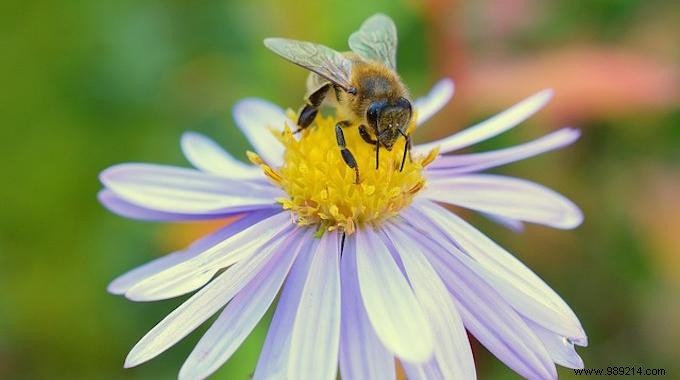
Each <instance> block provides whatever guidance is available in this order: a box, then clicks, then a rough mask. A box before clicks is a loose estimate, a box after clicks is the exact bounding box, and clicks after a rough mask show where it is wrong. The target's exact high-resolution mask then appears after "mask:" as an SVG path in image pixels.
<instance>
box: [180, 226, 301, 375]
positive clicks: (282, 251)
mask: <svg viewBox="0 0 680 380" xmlns="http://www.w3.org/2000/svg"><path fill="white" fill-rule="evenodd" d="M308 232H310V231H308ZM312 238H313V237H312V233H308V234H307V236H303V233H302V231H301V230H298V231H296V232H293V233H291V235H290V236H289V237H288V242H289V243H290V244H284V245H283V246H280V247H279V248H278V251H277V252H276V253H274V254H273V255H272V256H271V257H270V259H269V260H268V262H267V264H266V265H265V266H264V267H263V268H262V269H261V270H260V271H259V272H258V273H257V275H255V276H254V277H253V278H252V279H251V280H250V281H249V282H248V284H247V285H246V286H245V287H244V288H243V289H242V290H241V291H240V292H239V293H238V294H237V295H236V296H235V297H234V299H233V300H232V301H231V302H229V304H227V306H226V307H225V308H224V311H223V312H222V314H220V316H219V318H217V320H216V321H215V323H213V325H212V326H210V328H209V329H208V331H206V333H205V334H204V335H203V337H202V338H201V340H200V341H199V342H198V344H197V345H196V347H195V348H194V349H193V351H191V354H190V355H189V357H188V358H187V360H186V361H185V362H184V365H182V368H181V369H180V371H179V378H180V379H204V378H206V377H208V376H209V375H210V374H212V373H213V372H215V371H216V370H217V369H218V368H219V367H220V366H221V365H222V364H224V362H226V361H227V360H229V358H230V357H231V355H233V353H234V352H235V351H236V349H237V348H238V347H239V346H240V345H241V343H243V341H244V340H245V339H246V337H247V336H248V335H249V334H250V332H251V331H252V330H253V328H255V326H256V325H257V322H259V321H260V319H261V318H262V316H263V315H264V313H265V312H266V311H267V309H268V308H269V305H271V303H272V301H274V297H276V293H278V291H279V289H280V288H281V285H282V284H283V281H284V279H285V278H286V275H287V274H288V271H289V270H290V267H291V265H292V264H293V262H294V261H295V258H296V256H297V254H298V252H299V250H300V249H301V247H302V246H303V244H304V243H305V241H306V239H312ZM303 239H304V240H303Z"/></svg>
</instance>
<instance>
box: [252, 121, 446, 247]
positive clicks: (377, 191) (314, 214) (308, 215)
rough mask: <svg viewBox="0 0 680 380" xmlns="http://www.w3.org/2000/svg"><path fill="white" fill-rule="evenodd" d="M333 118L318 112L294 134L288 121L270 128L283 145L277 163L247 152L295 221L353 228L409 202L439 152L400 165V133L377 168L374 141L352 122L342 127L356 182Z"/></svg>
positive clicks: (347, 230)
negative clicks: (354, 164) (365, 137)
mask: <svg viewBox="0 0 680 380" xmlns="http://www.w3.org/2000/svg"><path fill="white" fill-rule="evenodd" d="M336 123H337V120H336V118H334V117H325V116H318V117H317V118H316V121H315V122H314V124H312V125H311V126H310V127H309V128H307V129H306V130H304V131H303V132H302V133H301V136H299V138H296V137H295V136H294V135H293V134H292V132H291V130H290V128H289V127H288V126H286V127H285V129H284V131H283V132H274V133H275V135H276V137H277V138H278V139H279V140H280V141H281V143H282V144H283V145H284V147H285V153H284V163H283V166H281V167H280V168H272V167H271V166H269V165H267V164H266V163H264V162H263V161H262V159H260V157H259V156H257V155H256V154H255V153H253V152H248V157H249V158H250V160H251V161H252V162H253V163H254V164H256V165H259V166H260V167H261V168H262V169H263V171H264V173H265V174H266V175H267V177H269V178H270V179H271V180H272V181H273V182H274V183H275V184H276V185H277V186H279V187H281V188H282V189H283V190H284V191H285V192H286V193H287V194H288V196H287V197H285V198H281V199H278V201H279V202H280V203H281V205H282V206H283V208H284V209H288V210H291V211H292V212H293V214H294V215H295V217H296V222H297V223H298V224H299V225H303V226H306V225H318V226H319V231H320V232H323V231H325V230H335V229H338V230H341V231H343V232H345V233H347V234H352V233H353V232H354V231H355V230H356V229H357V227H359V226H362V225H366V224H378V223H380V222H382V221H384V220H385V219H387V218H390V217H392V216H394V215H396V214H397V213H398V212H399V211H400V210H401V209H403V208H404V207H406V206H408V205H409V204H410V203H411V201H412V200H413V196H414V195H415V194H416V193H418V192H419V191H420V190H422V189H423V187H424V186H425V177H424V176H423V174H422V171H423V168H424V167H425V166H427V165H428V164H430V163H431V162H432V161H433V160H434V158H435V157H436V155H437V153H438V152H437V150H433V151H431V152H430V153H428V154H427V155H425V156H422V157H415V156H414V157H413V159H412V160H409V159H408V158H407V159H406V163H405V165H404V169H403V170H402V171H400V170H399V166H400V165H401V159H402V155H403V153H404V146H405V140H403V139H401V141H400V142H398V143H397V144H395V146H394V148H393V149H392V151H387V150H386V149H385V148H381V149H380V165H379V168H378V169H376V167H375V146H373V145H369V144H367V143H366V142H365V141H364V140H362V138H361V137H360V135H359V132H358V130H357V127H356V126H352V127H348V128H345V129H344V132H345V140H346V142H347V147H348V148H349V150H350V151H351V152H352V154H353V155H354V157H355V159H356V161H357V163H358V165H359V173H360V175H361V182H360V183H359V184H356V183H354V179H355V177H354V171H353V170H352V169H351V168H349V167H348V166H347V164H345V162H344V161H343V159H342V156H341V154H340V149H339V148H338V145H337V143H336V139H335V124H336ZM412 127H413V126H412Z"/></svg>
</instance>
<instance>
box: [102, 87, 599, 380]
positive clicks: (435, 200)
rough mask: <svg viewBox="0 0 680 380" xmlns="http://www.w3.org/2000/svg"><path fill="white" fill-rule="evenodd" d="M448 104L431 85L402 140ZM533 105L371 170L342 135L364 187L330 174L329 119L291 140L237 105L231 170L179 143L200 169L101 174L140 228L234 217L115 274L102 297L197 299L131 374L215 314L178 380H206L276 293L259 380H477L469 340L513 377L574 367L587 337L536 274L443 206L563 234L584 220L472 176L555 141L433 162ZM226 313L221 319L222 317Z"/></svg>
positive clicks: (365, 150)
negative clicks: (238, 140)
mask: <svg viewBox="0 0 680 380" xmlns="http://www.w3.org/2000/svg"><path fill="white" fill-rule="evenodd" d="M452 94H453V83H452V82H451V81H450V80H446V79H445V80H442V81H440V82H439V83H438V84H437V85H436V86H435V87H434V88H433V89H432V90H431V92H430V93H429V94H428V95H427V96H425V97H424V98H421V99H419V100H417V101H416V102H415V103H414V108H415V115H416V116H415V117H414V119H413V121H412V126H411V128H412V129H413V128H416V126H419V125H421V124H423V123H424V122H425V121H426V120H427V119H428V118H430V117H431V116H432V115H433V114H434V113H436V112H437V111H438V110H439V109H440V108H441V107H443V106H444V105H445V104H446V103H447V102H448V100H449V99H450V98H451V96H452ZM551 94H552V93H551V91H548V90H546V91H541V92H539V93H537V94H535V95H533V96H531V97H529V98H527V99H525V100H523V101H521V102H519V103H517V104H515V105H514V106H512V107H510V108H509V109H507V110H506V111H504V112H502V113H500V114H498V115H496V116H494V117H492V118H490V119H488V120H486V121H484V122H481V123H479V124H477V125H475V126H472V127H470V128H468V129H465V130H463V131H461V132H459V133H456V134H454V135H452V136H450V137H447V138H444V139H441V140H438V141H434V142H431V143H427V144H422V145H415V146H414V147H413V158H412V160H407V161H406V164H405V167H404V169H403V171H400V170H399V165H400V163H401V157H402V154H403V149H404V143H403V141H402V142H399V143H398V144H397V145H395V147H394V149H393V150H392V151H390V152H387V151H384V152H381V155H380V165H379V167H378V168H377V169H376V168H375V161H374V160H375V152H374V147H373V146H371V145H369V144H366V143H365V142H364V141H363V140H362V139H361V137H360V136H359V133H356V130H355V129H348V130H347V132H346V133H345V135H346V140H347V146H348V147H349V148H350V149H351V150H352V152H353V153H354V156H355V157H356V160H357V162H358V165H359V169H360V172H361V178H362V179H361V183H360V184H355V183H354V172H353V171H352V169H350V168H349V167H348V166H347V165H346V164H345V162H344V161H343V160H342V157H341V155H340V152H339V151H338V148H337V145H336V143H335V138H334V134H333V133H334V132H333V126H334V125H335V123H336V120H335V118H334V117H329V116H319V117H317V120H316V121H315V124H313V125H312V126H311V127H310V128H308V129H306V130H305V131H304V132H303V133H302V134H301V136H299V137H296V136H294V135H293V134H292V133H291V132H290V129H289V128H290V127H294V126H295V123H293V122H292V121H291V120H290V119H289V117H290V116H292V115H291V113H288V114H287V113H286V112H284V111H283V110H282V109H281V108H279V107H277V106H275V105H273V104H271V103H268V102H266V101H263V100H259V99H246V100H243V101H241V102H239V103H238V104H237V105H236V106H235V108H234V117H235V119H236V123H237V125H238V126H239V128H240V129H241V130H242V131H243V133H245V135H246V136H247V137H248V139H249V140H250V142H251V143H252V145H253V146H254V148H255V151H256V152H257V153H253V152H249V153H248V157H249V159H250V161H251V162H252V163H253V164H254V165H247V164H244V163H242V162H240V161H238V160H236V159H234V158H233V157H232V156H230V155H229V154H228V153H227V152H225V151H224V150H223V149H221V148H220V147H219V146H218V145H217V144H216V143H215V142H213V141H212V140H210V139H208V138H207V137H204V136H202V135H199V134H196V133H186V134H185V135H184V136H183V137H182V149H183V151H184V154H185V156H186V158H187V159H188V160H189V162H191V164H192V165H193V166H194V167H195V169H188V168H178V167H171V166H160V165H151V164H122V165H117V166H114V167H111V168H109V169H107V170H105V171H104V172H103V173H102V174H101V181H102V183H103V184H104V186H105V189H104V190H102V191H101V193H100V194H99V199H100V201H101V202H102V203H103V204H104V205H105V206H106V207H107V208H109V209H110V210H111V211H113V212H115V213H117V214H120V215H123V216H126V217H130V218H135V219H142V220H154V221H191V220H203V219H213V218H215V219H216V218H224V217H227V216H233V215H240V219H238V220H237V221H235V222H233V223H232V224H230V225H228V226H227V227H224V228H222V229H220V230H218V231H216V232H214V233H213V234H211V235H208V236H206V237H204V238H203V239H200V240H198V241H196V242H195V243H194V244H192V245H190V246H189V247H188V248H186V249H185V250H183V251H180V252H174V253H171V254H169V255H167V256H164V257H161V258H159V259H156V260H154V261H152V262H150V263H148V264H145V265H143V266H141V267H139V268H136V269H133V270H132V271H130V272H128V273H126V274H124V275H122V276H121V277H119V278H117V279H116V280H115V281H113V282H112V283H111V284H110V286H109V291H110V292H112V293H114V294H120V295H125V297H127V298H128V299H130V300H133V301H156V300H162V299H167V298H172V297H177V296H180V295H183V294H187V293H191V292H195V293H194V294H193V295H192V296H191V297H190V298H189V299H188V300H187V301H186V302H184V303H183V304H182V305H181V306H179V307H178V308H177V309H175V310H174V311H173V312H172V313H170V314H169V315H168V316H167V317H165V318H164V319H163V320H162V321H161V322H160V323H158V324H157V325H156V326H155V327H154V328H153V329H151V331H149V332H148V333H147V334H146V335H145V336H144V337H143V338H142V339H141V340H140V341H139V342H138V343H137V345H135V346H134V348H133V349H132V351H131V352H130V353H129V355H128V357H127V359H126V361H125V366H126V367H132V366H136V365H139V364H141V363H143V362H146V361H147V360H150V359H152V358H154V357H156V356H157V355H159V354H160V353H162V352H163V351H165V350H166V349H168V348H169V347H171V346H172V345H174V344H175V343H177V342H178V341H179V340H181V339H182V338H184V337H185V336H187V335H188V334H190V333H191V332H192V331H193V330H194V329H196V328H197V327H198V326H199V325H201V324H202V323H204V322H205V321H206V320H208V319H209V318H210V317H212V316H213V315H215V314H216V313H218V312H219V313H220V314H219V317H217V319H216V320H215V322H214V323H213V324H212V326H211V327H210V328H209V329H208V330H207V332H206V333H205V334H204V335H203V337H202V338H201V340H200V341H199V342H198V344H197V345H196V347H195V348H194V350H193V351H192V352H191V354H190V355H189V357H188V358H187V360H186V361H185V362H184V365H183V366H182V368H181V370H180V372H179V377H180V378H186V379H195V378H205V377H207V376H209V375H210V374H211V373H213V372H214V371H215V370H217V369H218V368H219V367H220V366H221V365H222V364H223V363H224V362H225V361H227V360H228V359H229V358H230V357H231V355H232V354H233V353H234V352H235V351H236V349H237V348H238V347H239V345H240V344H241V343H242V342H243V341H244V340H245V339H246V337H247V336H248V334H249V333H250V332H251V331H252V329H253V328H254V327H255V325H256V324H257V323H258V321H259V320H260V319H261V318H262V316H263V315H264V314H265V312H266V311H267V309H268V308H269V307H270V305H271V304H272V303H273V301H274V299H275V298H276V296H277V294H279V291H280V297H279V300H278V304H277V306H276V310H275V312H274V316H273V320H272V323H271V326H270V328H269V332H268V334H267V338H266V340H265V342H264V347H263V349H262V353H261V355H260V358H259V362H258V364H257V368H256V369H255V372H254V375H253V376H254V378H255V379H295V380H298V379H315V380H316V379H328V380H332V379H335V378H336V376H337V371H338V367H339V370H340V375H341V377H342V378H343V379H348V380H355V379H393V378H395V359H398V360H399V361H400V362H401V364H402V366H403V368H404V369H405V371H406V374H407V376H408V377H409V379H428V380H431V379H471V378H475V377H476V373H475V367H474V361H473V358H472V352H471V350H470V344H469V341H468V337H467V334H466V330H467V331H469V332H470V333H471V334H472V335H474V336H475V337H476V338H477V340H479V342H481V343H482V344H483V345H484V346H485V347H486V348H487V349H488V350H489V351H490V352H492V353H493V354H494V355H495V356H496V357H498V358H499V359H500V360H502V361H503V362H504V363H505V364H506V365H507V366H508V367H510V368H511V369H512V370H514V371H516V372H517V373H518V374H520V375H522V376H524V377H526V378H532V379H547V378H556V377H557V372H556V368H555V363H557V364H559V365H562V366H566V367H570V368H582V367H583V362H582V361H581V359H580V357H579V356H578V354H577V353H576V351H575V350H574V344H576V345H581V346H585V345H586V344H587V337H586V334H585V332H584V330H583V328H582V327H581V324H580V323H579V320H578V318H577V317H576V316H575V315H574V313H573V312H572V310H571V309H570V308H569V306H567V304H566V303H565V302H564V301H563V300H562V299H561V298H560V297H559V296H558V295H557V294H556V293H555V292H554V291H553V290H552V289H551V288H550V287H548V286H547V285H546V284H545V283H544V282H543V281H542V280H541V279H540V278H539V277H538V276H537V275H536V274H534V273H533V272H531V271H530V270H529V269H528V268H527V267H526V266H524V265H523V264H522V263H521V262H520V261H518V260H517V259H516V258H515V257H514V256H513V255H511V254H510V253H508V252H507V251H506V250H504V249H503V248H501V247H500V246H499V245H497V244H496V243H494V242H493V241H492V240H491V239H489V238H488V237H486V236H485V235H484V234H483V233H481V232H480V231H478V230H477V229H475V228H474V227H473V226H471V225H470V224H468V223H467V222H465V221H464V220H463V219H461V218H460V217H458V216H456V215H455V214H453V213H451V212H450V211H449V210H447V209H446V208H444V207H442V206H441V205H440V204H442V203H443V204H451V205H456V206H460V207H464V208H468V209H472V210H476V211H479V212H481V213H483V214H484V215H486V216H489V217H491V218H492V219H494V220H496V221H499V222H500V223H502V224H505V225H508V226H511V227H512V228H520V227H521V226H522V223H523V222H532V223H539V224H544V225H548V226H552V227H556V228H563V229H569V228H574V227H576V226H578V225H579V224H580V223H581V221H582V214H581V212H580V211H579V209H578V208H577V207H576V206H575V205H574V204H573V203H572V202H570V201H569V200H567V199H566V198H565V197H563V196H561V195H559V194H557V193H555V192H554V191H552V190H549V189H547V188H545V187H543V186H541V185H538V184H536V183H533V182H529V181H526V180H522V179H517V178H511V177H506V176H502V175H496V174H481V173H480V171H483V170H485V169H489V168H494V167H498V166H501V165H504V164H507V163H511V162H514V161H518V160H521V159H524V158H528V157H531V156H534V155H537V154H540V153H543V152H547V151H551V150H554V149H558V148H561V147H564V146H566V145H569V144H571V143H572V142H573V141H575V140H576V139H577V138H578V136H579V132H578V131H577V130H575V129H571V128H565V129H561V130H558V131H555V132H553V133H550V134H548V135H546V136H543V137H541V138H539V139H537V140H534V141H531V142H528V143H525V144H522V145H518V146H515V147H511V148H507V149H500V150H496V151H490V152H484V153H473V154H446V153H451V152H454V151H456V150H458V149H461V148H465V147H468V146H471V145H473V144H475V143H477V142H480V141H483V140H486V139H488V138H491V137H493V136H496V135H498V134H500V133H502V132H505V131H507V130H509V129H510V128H513V127H514V126H516V125H517V124H519V123H521V122H522V121H524V120H525V119H527V118H528V117H530V116H531V115H532V114H534V113H535V112H537V111H538V110H539V109H541V108H542V107H543V106H544V105H545V103H546V102H547V101H548V100H549V99H550V97H551ZM220 310H221V312H220Z"/></svg>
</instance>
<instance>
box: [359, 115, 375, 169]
mask: <svg viewBox="0 0 680 380" xmlns="http://www.w3.org/2000/svg"><path fill="white" fill-rule="evenodd" d="M359 135H361V138H362V139H364V141H366V143H368V144H371V145H375V168H376V170H377V169H378V168H379V167H380V142H379V141H378V139H377V138H376V139H375V140H373V139H372V138H371V135H370V134H369V133H368V130H367V129H366V126H365V125H363V124H362V125H360V126H359Z"/></svg>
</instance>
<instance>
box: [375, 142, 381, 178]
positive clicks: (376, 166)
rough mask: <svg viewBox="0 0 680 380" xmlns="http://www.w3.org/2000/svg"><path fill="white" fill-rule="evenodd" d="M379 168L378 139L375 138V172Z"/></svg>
mask: <svg viewBox="0 0 680 380" xmlns="http://www.w3.org/2000/svg"><path fill="white" fill-rule="evenodd" d="M379 167H380V138H379V136H377V135H376V136H375V170H378V168H379Z"/></svg>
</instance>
